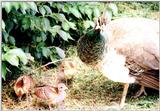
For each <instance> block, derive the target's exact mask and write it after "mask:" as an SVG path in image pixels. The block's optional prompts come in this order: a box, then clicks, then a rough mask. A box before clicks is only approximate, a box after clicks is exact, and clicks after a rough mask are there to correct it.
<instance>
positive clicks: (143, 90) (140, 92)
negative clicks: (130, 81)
mask: <svg viewBox="0 0 160 111" xmlns="http://www.w3.org/2000/svg"><path fill="white" fill-rule="evenodd" d="M142 93H144V95H145V96H147V93H146V91H145V87H144V86H141V88H140V90H139V91H138V92H136V94H135V95H134V96H133V97H132V98H134V99H136V98H138V97H139V96H141V95H142Z"/></svg>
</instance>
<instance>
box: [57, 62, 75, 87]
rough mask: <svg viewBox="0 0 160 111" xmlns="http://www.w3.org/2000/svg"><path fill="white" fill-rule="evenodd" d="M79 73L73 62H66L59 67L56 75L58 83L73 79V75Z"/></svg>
mask: <svg viewBox="0 0 160 111" xmlns="http://www.w3.org/2000/svg"><path fill="white" fill-rule="evenodd" d="M76 72H77V70H76V65H75V63H74V62H73V61H69V60H65V61H63V62H62V63H61V64H60V65H59V66H58V71H57V74H56V83H57V84H58V83H61V82H63V81H64V80H65V78H70V77H72V74H75V73H76Z"/></svg>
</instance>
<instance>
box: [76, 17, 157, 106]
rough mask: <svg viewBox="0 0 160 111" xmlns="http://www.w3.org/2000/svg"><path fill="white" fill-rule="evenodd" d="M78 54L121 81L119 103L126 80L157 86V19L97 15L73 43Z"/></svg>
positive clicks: (124, 92)
mask: <svg viewBox="0 0 160 111" xmlns="http://www.w3.org/2000/svg"><path fill="white" fill-rule="evenodd" d="M77 53H78V56H79V58H80V59H81V60H82V61H83V62H84V63H85V64H89V65H91V66H95V65H97V64H98V66H99V69H100V71H102V72H103V74H104V75H105V76H106V77H107V78H109V79H110V80H113V81H114V82H121V83H124V89H123V94H122V98H121V103H120V106H121V107H123V106H124V103H125V98H126V95H127V92H128V87H129V84H130V83H137V84H139V85H141V89H140V90H139V91H138V92H137V93H136V95H135V97H139V96H140V95H141V94H142V93H143V92H144V93H145V94H146V92H145V87H149V88H153V89H156V90H159V60H160V56H159V22H158V21H156V20H151V19H146V18H120V19H117V20H113V21H110V22H107V21H106V19H105V18H104V17H103V16H102V17H100V18H98V20H97V23H96V26H95V28H94V29H93V30H92V31H91V32H88V33H86V34H85V35H84V36H82V37H81V38H80V39H79V41H78V43H77Z"/></svg>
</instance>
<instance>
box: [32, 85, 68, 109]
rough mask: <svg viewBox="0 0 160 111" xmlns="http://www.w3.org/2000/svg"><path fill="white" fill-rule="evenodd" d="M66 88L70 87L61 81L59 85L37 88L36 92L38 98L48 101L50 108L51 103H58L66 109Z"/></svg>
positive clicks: (59, 106)
mask: <svg viewBox="0 0 160 111" xmlns="http://www.w3.org/2000/svg"><path fill="white" fill-rule="evenodd" d="M66 89H68V88H67V87H66V85H65V84H63V83H59V84H58V86H57V87H54V86H49V85H45V86H40V87H37V88H35V92H34V94H35V96H36V97H37V98H39V99H41V100H44V101H47V102H48V105H49V109H50V110H51V104H58V108H59V109H60V108H63V109H64V105H63V101H64V99H65V97H66V92H65V90H66Z"/></svg>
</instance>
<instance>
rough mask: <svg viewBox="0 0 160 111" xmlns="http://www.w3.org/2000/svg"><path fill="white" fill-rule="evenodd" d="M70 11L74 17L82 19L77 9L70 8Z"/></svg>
mask: <svg viewBox="0 0 160 111" xmlns="http://www.w3.org/2000/svg"><path fill="white" fill-rule="evenodd" d="M70 11H71V13H72V14H73V15H74V16H75V17H77V18H82V16H81V13H80V12H79V11H78V9H77V8H70Z"/></svg>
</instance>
